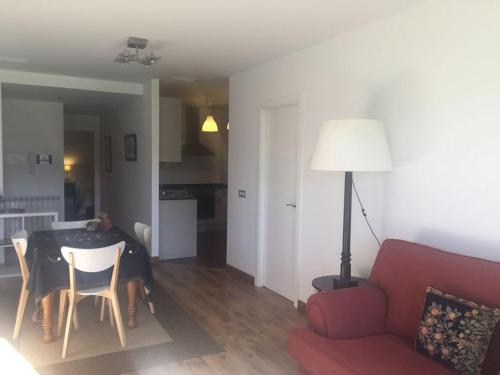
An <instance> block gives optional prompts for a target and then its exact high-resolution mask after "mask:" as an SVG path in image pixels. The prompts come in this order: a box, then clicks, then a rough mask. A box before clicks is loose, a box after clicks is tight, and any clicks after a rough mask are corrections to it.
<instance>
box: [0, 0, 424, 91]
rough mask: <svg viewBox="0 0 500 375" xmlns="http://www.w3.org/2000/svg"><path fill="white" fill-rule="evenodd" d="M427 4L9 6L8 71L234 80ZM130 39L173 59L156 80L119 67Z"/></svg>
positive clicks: (105, 0) (8, 1) (1, 49)
mask: <svg viewBox="0 0 500 375" xmlns="http://www.w3.org/2000/svg"><path fill="white" fill-rule="evenodd" d="M421 1H422V0H140V1H139V0H0V9H1V11H0V57H9V58H21V59H23V58H25V59H28V62H27V63H25V64H22V63H5V62H4V63H0V69H1V68H4V69H18V70H27V71H35V72H44V73H56V74H68V75H75V76H81V77H93V78H103V79H113V80H124V81H135V82H140V81H143V80H145V79H146V78H149V77H155V78H160V79H162V80H165V81H166V83H167V85H168V82H169V81H170V82H171V80H170V79H169V76H172V75H173V76H183V77H193V78H197V79H199V80H200V81H204V80H210V79H213V78H220V77H227V76H229V75H232V74H234V73H237V72H240V71H242V70H245V69H247V68H250V67H253V66H256V65H258V64H260V63H263V62H266V61H269V60H272V59H275V58H277V57H280V56H283V55H286V54H288V53H290V52H293V51H295V50H298V49H301V48H303V47H305V46H307V45H310V44H313V43H315V42H319V41H321V40H324V39H327V38H329V37H332V36H334V35H338V34H340V33H342V32H345V31H348V30H352V29H354V28H356V27H358V26H361V25H363V24H366V23H369V22H372V21H374V20H376V19H378V18H381V17H386V16H388V15H390V14H393V13H395V12H398V11H400V10H402V9H404V8H408V7H410V6H413V5H415V4H416V3H419V2H421ZM129 36H137V37H144V38H147V39H149V40H150V41H151V43H152V47H153V50H154V51H155V53H158V54H160V55H162V56H163V60H161V62H160V64H159V65H158V66H155V67H153V68H152V69H151V70H150V71H148V70H146V69H145V68H144V67H143V66H139V65H137V64H129V65H127V66H120V65H118V64H115V63H112V60H113V58H114V57H115V55H116V54H117V53H118V52H120V51H121V50H122V49H123V47H124V43H125V41H126V39H127V38H128V37H129Z"/></svg>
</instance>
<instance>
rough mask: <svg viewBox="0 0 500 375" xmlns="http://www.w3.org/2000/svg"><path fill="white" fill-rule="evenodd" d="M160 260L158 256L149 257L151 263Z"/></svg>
mask: <svg viewBox="0 0 500 375" xmlns="http://www.w3.org/2000/svg"><path fill="white" fill-rule="evenodd" d="M158 262H160V257H151V263H158Z"/></svg>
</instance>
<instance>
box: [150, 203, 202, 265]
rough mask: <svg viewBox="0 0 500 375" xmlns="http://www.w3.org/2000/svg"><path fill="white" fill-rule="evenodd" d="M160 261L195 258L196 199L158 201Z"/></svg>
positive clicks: (196, 231)
mask: <svg viewBox="0 0 500 375" xmlns="http://www.w3.org/2000/svg"><path fill="white" fill-rule="evenodd" d="M160 201H161V203H160V218H159V219H160V220H159V226H160V233H159V240H160V252H159V256H160V259H162V260H163V259H178V258H189V257H195V256H196V253H197V233H198V221H197V205H198V203H197V199H196V198H180V197H178V198H175V199H160Z"/></svg>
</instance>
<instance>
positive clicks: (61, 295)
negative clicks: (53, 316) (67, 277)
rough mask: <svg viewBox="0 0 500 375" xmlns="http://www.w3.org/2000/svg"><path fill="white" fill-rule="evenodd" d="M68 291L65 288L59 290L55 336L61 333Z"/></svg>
mask: <svg viewBox="0 0 500 375" xmlns="http://www.w3.org/2000/svg"><path fill="white" fill-rule="evenodd" d="M67 296H68V293H67V292H66V291H65V290H61V291H60V292H59V317H58V319H57V336H61V334H62V326H63V322H64V312H65V310H66V299H67Z"/></svg>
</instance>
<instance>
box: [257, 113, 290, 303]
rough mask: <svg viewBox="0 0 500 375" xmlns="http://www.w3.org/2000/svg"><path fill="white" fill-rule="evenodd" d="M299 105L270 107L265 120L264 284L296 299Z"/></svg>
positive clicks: (263, 197) (287, 296)
mask: <svg viewBox="0 0 500 375" xmlns="http://www.w3.org/2000/svg"><path fill="white" fill-rule="evenodd" d="M298 114H299V111H298V105H288V106H283V107H278V108H272V109H269V110H268V111H267V113H266V121H265V128H264V132H265V136H264V140H265V148H264V149H265V152H264V154H265V167H264V168H265V174H264V184H263V196H262V199H263V202H262V203H263V205H262V207H263V211H264V212H263V218H262V219H263V221H262V224H263V225H262V226H261V228H264V230H263V241H262V245H263V255H264V257H263V270H264V272H263V276H264V277H263V284H264V286H266V287H267V288H269V289H271V290H273V291H275V292H276V293H278V294H280V295H282V296H284V297H286V298H288V299H290V300H294V299H295V298H296V296H295V294H296V293H294V290H295V280H294V278H295V272H294V269H295V233H296V220H295V216H296V208H295V206H296V201H297V124H298Z"/></svg>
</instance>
